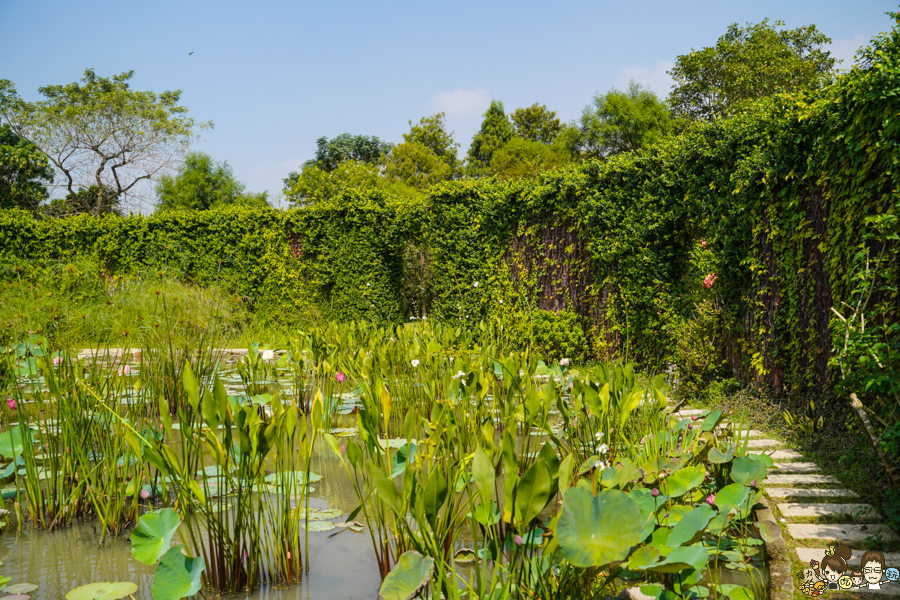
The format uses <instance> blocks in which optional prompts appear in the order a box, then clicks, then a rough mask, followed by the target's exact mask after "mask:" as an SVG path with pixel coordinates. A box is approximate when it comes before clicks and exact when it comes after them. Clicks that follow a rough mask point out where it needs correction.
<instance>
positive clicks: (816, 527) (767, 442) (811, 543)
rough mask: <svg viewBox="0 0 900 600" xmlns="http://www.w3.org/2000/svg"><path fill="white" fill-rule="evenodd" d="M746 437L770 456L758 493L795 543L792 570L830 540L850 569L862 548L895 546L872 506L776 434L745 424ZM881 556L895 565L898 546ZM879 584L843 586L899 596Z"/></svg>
mask: <svg viewBox="0 0 900 600" xmlns="http://www.w3.org/2000/svg"><path fill="white" fill-rule="evenodd" d="M703 412H706V411H704V410H695V409H689V410H681V411H679V412H678V413H675V415H676V416H678V417H688V416H693V415H697V414H700V413H703ZM743 436H744V437H747V436H748V432H746V431H745V432H743ZM749 437H750V438H751V439H750V440H749V444H748V449H749V450H751V451H754V452H765V453H766V454H768V455H770V456H771V457H772V459H773V460H774V461H775V467H774V468H773V469H770V471H769V473H770V474H769V476H768V477H766V480H765V482H764V483H765V487H764V493H765V495H766V496H767V497H768V498H769V499H770V500H771V504H772V507H773V508H775V509H777V512H778V513H780V516H781V519H780V520H781V522H782V523H783V524H786V527H785V528H786V530H787V533H788V534H790V537H791V538H793V542H794V544H796V548H795V554H796V556H795V557H794V558H795V567H796V568H797V569H798V570H799V568H800V567H801V566H808V565H809V562H810V560H817V561H819V562H821V561H822V558H823V557H824V556H825V550H826V549H827V548H828V546H830V545H836V544H846V545H848V546H850V547H851V548H852V549H853V555H852V557H851V559H850V563H849V566H850V568H853V569H858V568H860V564H859V561H860V558H861V557H862V555H863V553H864V552H865V551H866V550H883V548H885V547H890V548H896V547H897V543H898V542H900V537H898V535H897V533H896V532H894V531H893V530H892V529H891V528H890V527H888V526H887V525H885V524H883V523H882V521H883V520H884V519H883V518H882V516H881V515H880V514H879V513H878V511H876V510H875V509H874V508H873V507H872V506H871V505H870V504H866V503H865V502H864V501H863V502H861V501H860V500H861V499H860V498H859V496H858V495H857V494H856V493H854V492H853V491H851V490H848V489H844V488H842V487H841V486H840V482H839V481H838V480H837V479H836V478H834V477H832V476H830V475H823V474H822V473H821V469H820V468H819V466H818V465H817V464H816V463H813V462H808V461H804V457H803V455H802V454H800V453H799V452H796V451H794V450H792V449H790V448H785V447H784V446H785V444H784V443H783V442H781V441H779V440H773V439H766V437H765V434H763V433H762V432H759V431H756V430H750V431H749ZM862 500H864V499H862ZM810 521H813V522H810ZM884 558H885V563H886V565H887V567H895V568H900V552H884ZM882 588H883V589H881V590H879V591H876V590H858V589H857V590H853V589H851V590H847V592H848V593H853V592H855V593H856V594H858V593H859V592H870V591H871V592H872V593H878V594H879V596H881V595H887V596H894V595H898V596H900V583H896V582H895V583H891V584H889V585H884V584H882Z"/></svg>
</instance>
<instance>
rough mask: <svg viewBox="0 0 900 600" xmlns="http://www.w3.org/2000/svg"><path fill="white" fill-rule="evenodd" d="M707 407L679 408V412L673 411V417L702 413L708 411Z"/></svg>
mask: <svg viewBox="0 0 900 600" xmlns="http://www.w3.org/2000/svg"><path fill="white" fill-rule="evenodd" d="M706 411H707V409H702V408H686V409H684V410H679V411H678V412H677V413H672V416H673V417H681V418H684V417H693V416H695V415H699V414H701V413H704V412H706Z"/></svg>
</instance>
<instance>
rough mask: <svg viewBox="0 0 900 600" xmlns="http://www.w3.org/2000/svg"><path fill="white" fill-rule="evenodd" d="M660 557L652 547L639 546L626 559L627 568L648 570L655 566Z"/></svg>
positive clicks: (657, 550)
mask: <svg viewBox="0 0 900 600" xmlns="http://www.w3.org/2000/svg"><path fill="white" fill-rule="evenodd" d="M660 555H661V553H660V551H659V549H658V548H654V547H653V546H641V547H640V548H638V549H637V550H635V551H634V552H633V553H632V555H631V556H630V557H629V558H628V568H629V569H632V570H635V569H639V570H641V571H643V570H645V569H649V568H650V567H652V566H653V565H654V564H656V561H657V560H659V557H660Z"/></svg>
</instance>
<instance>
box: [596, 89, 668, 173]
mask: <svg viewBox="0 0 900 600" xmlns="http://www.w3.org/2000/svg"><path fill="white" fill-rule="evenodd" d="M674 127H675V121H674V119H673V118H672V115H671V114H670V113H669V108H668V107H667V106H666V105H665V103H663V102H662V101H661V100H660V99H659V98H658V97H657V96H656V94H654V93H653V92H652V91H650V90H649V89H646V88H643V87H642V86H641V85H640V84H638V83H636V82H635V81H634V80H632V81H631V82H629V84H628V90H627V91H625V92H620V91H619V90H616V89H612V90H610V91H608V92H606V93H605V94H597V95H595V96H594V101H593V103H592V104H591V105H588V106H586V107H585V109H584V111H583V112H582V114H581V134H582V139H581V150H582V153H583V154H585V155H586V156H588V157H594V158H600V157H604V156H610V155H613V154H618V153H620V152H629V151H633V150H637V149H638V148H640V147H642V146H645V145H647V144H652V143H654V142H656V141H657V140H659V139H661V138H662V137H664V136H666V135H669V134H670V133H672V131H673V130H674Z"/></svg>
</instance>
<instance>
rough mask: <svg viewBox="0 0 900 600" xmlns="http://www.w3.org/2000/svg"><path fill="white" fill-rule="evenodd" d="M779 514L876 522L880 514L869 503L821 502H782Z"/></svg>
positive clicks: (789, 516)
mask: <svg viewBox="0 0 900 600" xmlns="http://www.w3.org/2000/svg"><path fill="white" fill-rule="evenodd" d="M778 510H780V511H781V516H783V517H785V518H788V519H791V518H797V517H843V518H844V519H847V520H851V521H856V522H857V523H878V522H879V521H881V520H882V519H881V515H879V514H878V511H877V510H875V509H874V508H873V507H872V505H871V504H838V503H830V504H827V503H826V504H822V503H807V502H796V503H794V502H784V503H781V504H779V505H778Z"/></svg>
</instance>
